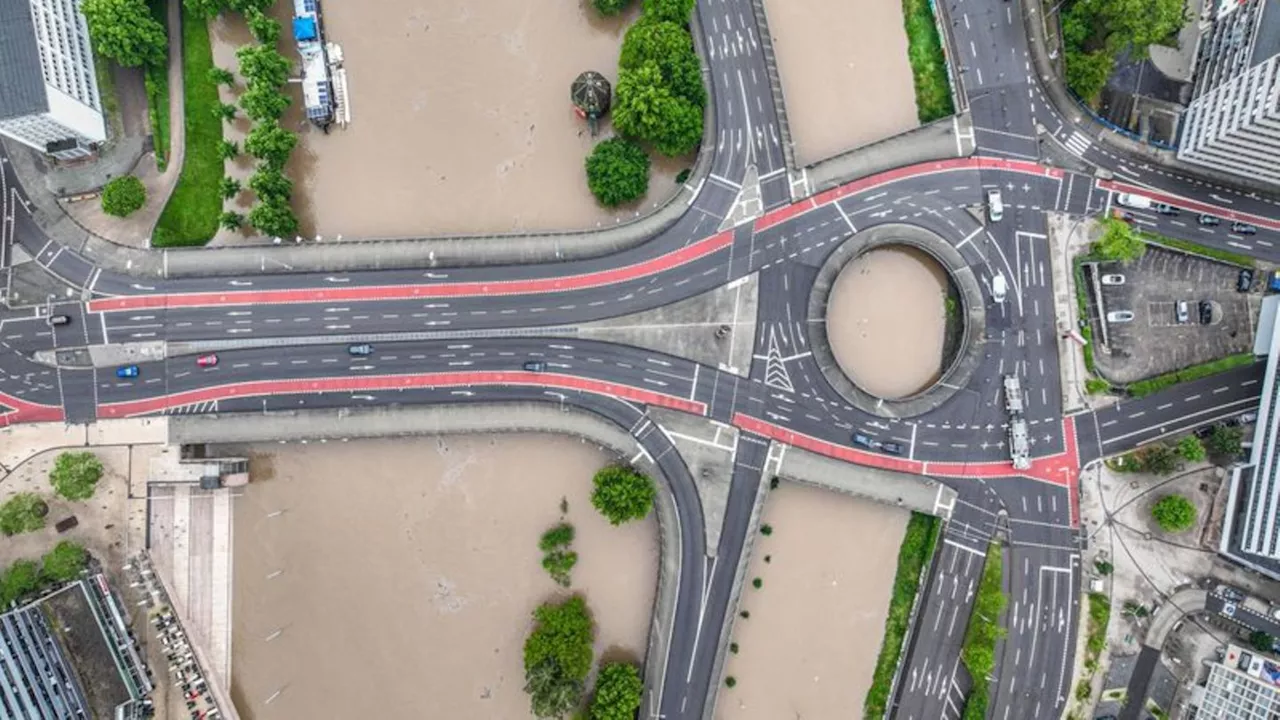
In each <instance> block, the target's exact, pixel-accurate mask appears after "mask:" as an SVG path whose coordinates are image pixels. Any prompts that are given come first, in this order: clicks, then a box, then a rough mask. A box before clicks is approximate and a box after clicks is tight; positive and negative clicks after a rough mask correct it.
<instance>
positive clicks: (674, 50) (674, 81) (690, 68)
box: [618, 20, 707, 107]
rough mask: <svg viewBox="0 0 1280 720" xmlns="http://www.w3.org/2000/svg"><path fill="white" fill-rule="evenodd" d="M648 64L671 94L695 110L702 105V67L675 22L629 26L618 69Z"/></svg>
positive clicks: (688, 38)
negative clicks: (654, 69)
mask: <svg viewBox="0 0 1280 720" xmlns="http://www.w3.org/2000/svg"><path fill="white" fill-rule="evenodd" d="M648 61H652V62H653V63H654V64H656V65H657V66H658V71H659V72H660V73H661V75H662V83H663V84H664V85H665V86H666V87H667V88H668V89H669V90H670V91H671V94H672V95H674V96H676V97H682V98H684V99H686V100H688V101H689V102H691V103H693V104H694V105H697V106H699V107H701V106H702V105H704V104H705V103H706V100H707V94H706V89H705V88H703V86H702V65H701V63H700V62H699V60H698V55H697V53H696V52H694V49H693V37H692V36H691V35H690V34H689V31H688V30H686V29H684V28H683V27H681V26H680V25H677V24H675V23H671V22H660V21H651V20H642V21H640V22H637V23H635V24H634V25H632V26H631V28H630V29H628V30H627V34H626V37H624V38H623V40H622V53H621V55H620V56H619V58H618V67H619V68H620V69H622V68H625V69H627V70H633V69H635V68H638V67H640V66H641V65H643V64H644V63H646V62H648Z"/></svg>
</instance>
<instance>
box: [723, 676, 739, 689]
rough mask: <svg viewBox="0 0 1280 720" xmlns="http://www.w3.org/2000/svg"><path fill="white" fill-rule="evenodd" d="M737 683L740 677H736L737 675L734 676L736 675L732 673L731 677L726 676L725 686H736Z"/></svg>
mask: <svg viewBox="0 0 1280 720" xmlns="http://www.w3.org/2000/svg"><path fill="white" fill-rule="evenodd" d="M737 684H738V679H737V678H735V677H734V676H732V675H730V676H729V677H727V678H725V679H724V686H725V687H734V686H735V685H737Z"/></svg>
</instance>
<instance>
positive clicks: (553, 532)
mask: <svg viewBox="0 0 1280 720" xmlns="http://www.w3.org/2000/svg"><path fill="white" fill-rule="evenodd" d="M573 536H574V530H573V526H572V525H570V524H569V523H560V524H559V525H556V526H555V527H553V528H551V529H550V530H548V531H546V532H544V533H542V538H541V539H539V540H538V549H539V550H541V551H542V552H551V551H552V550H556V549H559V548H564V547H568V546H569V544H570V543H572V542H573Z"/></svg>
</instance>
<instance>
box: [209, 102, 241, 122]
mask: <svg viewBox="0 0 1280 720" xmlns="http://www.w3.org/2000/svg"><path fill="white" fill-rule="evenodd" d="M213 114H214V116H215V117H217V118H218V119H219V120H225V121H227V122H231V121H232V120H235V119H236V106H235V105H232V104H230V103H218V104H217V105H215V106H214V108H213Z"/></svg>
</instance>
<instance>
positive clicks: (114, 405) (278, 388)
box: [98, 370, 707, 418]
mask: <svg viewBox="0 0 1280 720" xmlns="http://www.w3.org/2000/svg"><path fill="white" fill-rule="evenodd" d="M501 385H528V386H533V387H545V388H557V389H564V390H580V391H583V392H589V393H593V394H596V395H607V396H609V397H613V398H618V399H621V400H629V401H631V402H636V403H641V404H644V405H655V406H658V407H664V408H669V409H672V410H680V411H682V412H687V413H693V414H695V415H703V416H705V415H706V414H707V406H706V403H701V402H697V401H694V400H687V399H685V398H682V397H676V396H674V395H667V394H665V393H660V392H655V391H653V390H646V389H644V388H637V387H632V386H630V385H622V384H619V383H611V382H605V381H603V380H593V379H589V378H581V377H576V376H573V375H561V374H558V373H542V372H527V371H519V370H517V371H501V372H500V371H473V372H439V373H415V374H408V375H364V376H357V377H329V378H308V379H295V380H252V381H249V382H242V383H233V384H226V385H215V386H212V387H207V388H200V389H197V390H185V391H183V392H178V393H173V394H171V395H162V396H158V397H153V398H144V399H140V400H123V401H120V402H111V403H102V404H100V405H98V417H103V418H121V417H133V416H136V415H147V414H150V413H156V412H161V411H163V410H167V409H169V408H175V407H183V406H186V405H194V404H196V403H202V402H211V401H214V400H228V399H233V398H248V397H261V396H268V395H297V394H315V393H335V392H376V391H385V390H409V389H422V388H449V387H474V386H501Z"/></svg>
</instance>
